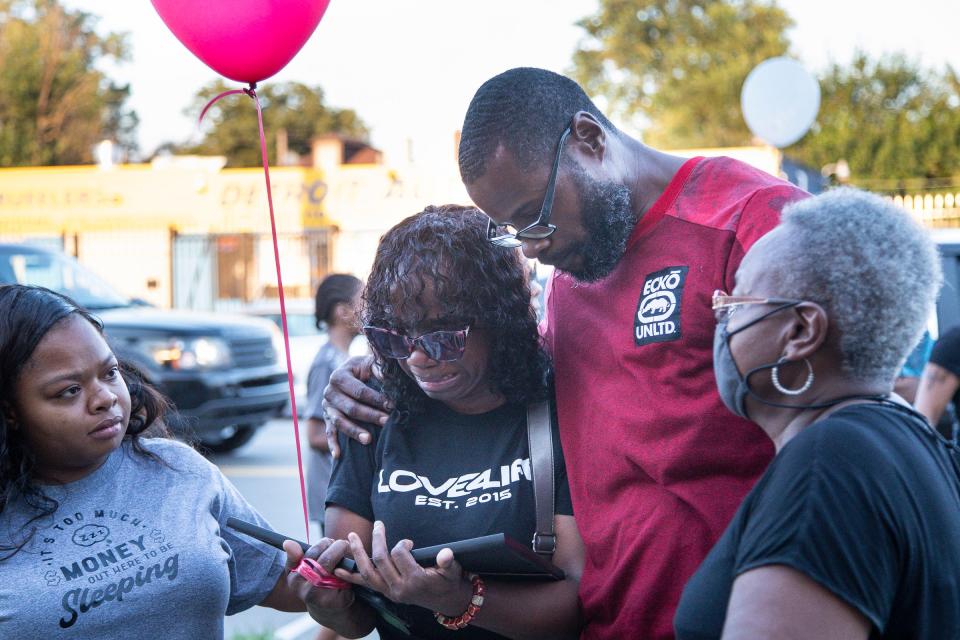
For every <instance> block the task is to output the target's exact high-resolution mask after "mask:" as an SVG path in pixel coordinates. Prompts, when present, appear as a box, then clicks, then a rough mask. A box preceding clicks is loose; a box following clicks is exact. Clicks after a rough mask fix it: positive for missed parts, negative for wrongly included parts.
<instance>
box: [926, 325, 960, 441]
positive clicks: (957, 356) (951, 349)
mask: <svg viewBox="0 0 960 640" xmlns="http://www.w3.org/2000/svg"><path fill="white" fill-rule="evenodd" d="M930 362H932V363H933V364H937V365H940V366H941V367H943V368H944V369H946V370H947V371H949V372H950V373H952V374H953V375H955V376H957V377H960V327H954V328H953V329H950V330H949V331H947V332H946V333H944V334H943V335H942V336H940V339H939V340H937V343H936V344H935V345H933V350H932V351H931V352H930ZM950 403H951V404H952V405H953V411H952V412H951V411H950V407H946V410H945V411H944V412H943V417H941V418H940V423H939V424H938V425H937V429H939V430H940V433H942V434H943V435H944V436H945V437H953V421H954V419H955V416H956V415H957V413H958V409H960V389H957V391H956V392H955V393H954V394H953V398H951V399H950Z"/></svg>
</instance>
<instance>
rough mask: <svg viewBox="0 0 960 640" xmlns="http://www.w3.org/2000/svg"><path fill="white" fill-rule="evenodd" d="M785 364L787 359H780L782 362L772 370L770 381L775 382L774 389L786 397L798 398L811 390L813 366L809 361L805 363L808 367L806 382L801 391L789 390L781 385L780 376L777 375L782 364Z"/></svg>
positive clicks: (804, 361) (805, 360)
mask: <svg viewBox="0 0 960 640" xmlns="http://www.w3.org/2000/svg"><path fill="white" fill-rule="evenodd" d="M785 362H787V359H786V358H780V360H778V361H777V364H776V365H775V366H774V367H773V368H772V369H770V380H771V381H772V382H773V388H774V389H776V390H777V391H779V392H780V393H782V394H783V395H786V396H798V395H800V394H801V393H803V392H804V391H806V390H807V389H809V388H810V385H812V384H813V365H811V364H810V361H809V360H807V359H806V358H804V359H803V363H804V364H805V365H807V379H806V381H805V382H804V383H803V386H802V387H800V388H799V389H787V388H786V387H784V386H783V385H782V384H780V376H779V374H778V373H777V369H778V368H779V367H780V365H781V364H783V363H785Z"/></svg>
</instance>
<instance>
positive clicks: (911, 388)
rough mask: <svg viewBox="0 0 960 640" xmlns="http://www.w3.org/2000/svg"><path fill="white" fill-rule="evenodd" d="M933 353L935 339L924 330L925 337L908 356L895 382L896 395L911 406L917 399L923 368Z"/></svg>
mask: <svg viewBox="0 0 960 640" xmlns="http://www.w3.org/2000/svg"><path fill="white" fill-rule="evenodd" d="M931 351H933V338H931V337H930V332H929V331H926V330H924V332H923V337H922V338H920V342H918V343H917V346H915V347H914V348H913V351H911V352H910V355H909V356H907V361H906V362H904V363H903V367H902V368H901V369H900V374H899V375H898V376H897V380H896V382H894V385H893V390H894V391H895V392H896V394H897V395H898V396H900V397H901V398H903V399H904V400H906V401H907V402H909V403H911V404H912V403H913V402H915V401H916V399H917V388H918V387H919V386H920V376H921V375H923V368H924V367H925V366H926V364H927V361H928V360H929V359H930V353H931Z"/></svg>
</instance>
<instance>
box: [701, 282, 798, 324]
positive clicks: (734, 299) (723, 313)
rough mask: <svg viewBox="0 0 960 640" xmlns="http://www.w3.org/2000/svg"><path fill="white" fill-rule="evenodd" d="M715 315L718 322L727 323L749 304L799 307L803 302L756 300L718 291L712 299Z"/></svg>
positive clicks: (785, 299)
mask: <svg viewBox="0 0 960 640" xmlns="http://www.w3.org/2000/svg"><path fill="white" fill-rule="evenodd" d="M712 302H713V304H712V307H713V315H714V316H715V317H716V318H717V322H727V321H729V320H730V318H731V316H733V313H734V312H735V311H736V310H737V309H739V308H740V307H742V306H744V305H748V304H783V305H798V304H802V303H803V300H790V299H788V298H755V297H751V296H731V295H729V294H728V293H727V292H726V291H721V290H720V289H717V290H716V291H714V292H713V298H712Z"/></svg>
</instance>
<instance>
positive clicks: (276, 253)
mask: <svg viewBox="0 0 960 640" xmlns="http://www.w3.org/2000/svg"><path fill="white" fill-rule="evenodd" d="M237 93H245V94H246V95H248V96H250V98H252V99H253V102H254V104H255V105H256V106H257V125H258V126H259V127H260V155H261V156H262V158H263V175H264V178H265V179H266V183H267V204H268V205H269V207H270V233H271V235H272V236H273V260H274V263H275V264H276V267H277V289H278V291H279V292H280V324H281V326H282V328H283V348H284V353H285V355H286V358H287V385H288V387H289V391H290V408H291V410H292V413H293V434H294V438H295V439H296V444H297V470H298V471H299V473H300V502H301V505H302V506H303V526H304V529H305V530H306V532H307V542H308V543H309V542H310V517H309V515H308V513H307V485H306V482H305V481H304V476H303V454H302V452H301V451H300V422H299V420H298V418H297V398H296V394H294V392H293V365H292V364H291V361H290V333H289V331H288V330H287V305H286V301H285V300H284V296H283V276H282V274H281V270H280V247H279V245H278V243H277V223H276V220H275V218H274V214H273V192H272V190H271V188H270V165H269V163H268V162H267V138H266V136H265V135H264V133H263V109H262V108H261V106H260V98H259V97H258V96H257V85H256V84H255V83H254V84H251V85H250V86H249V87H247V88H246V89H232V90H230V91H224V92H223V93H221V94H220V95H218V96H216V97H215V98H213V99H212V100H211V101H210V102H208V103H207V105H206V106H205V107H204V108H203V111H201V112H200V120H203V116H204V115H206V113H207V110H208V109H209V108H210V107H211V106H213V103H215V102H216V101H218V100H220V99H221V98H225V97H227V96H229V95H233V94H237Z"/></svg>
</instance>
